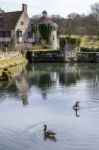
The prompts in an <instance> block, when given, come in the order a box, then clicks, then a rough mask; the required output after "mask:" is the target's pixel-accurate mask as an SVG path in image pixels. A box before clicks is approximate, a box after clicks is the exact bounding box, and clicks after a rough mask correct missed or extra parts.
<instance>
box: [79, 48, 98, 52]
mask: <svg viewBox="0 0 99 150" xmlns="http://www.w3.org/2000/svg"><path fill="white" fill-rule="evenodd" d="M81 52H99V48H85V47H81Z"/></svg>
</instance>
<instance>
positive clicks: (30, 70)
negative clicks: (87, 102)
mask: <svg viewBox="0 0 99 150" xmlns="http://www.w3.org/2000/svg"><path fill="white" fill-rule="evenodd" d="M85 76H86V77H88V79H94V80H93V82H94V87H93V88H96V87H98V77H99V70H98V68H97V65H96V64H95V65H93V64H84V65H83V64H72V65H71V64H28V65H27V66H26V68H25V69H23V70H22V69H21V73H20V75H15V76H14V78H13V80H11V81H10V82H1V83H0V89H2V90H3V89H4V90H5V89H6V90H7V91H8V93H9V92H11V93H12V94H15V95H16V94H18V95H16V96H18V97H19V93H20V98H21V100H22V101H23V105H27V104H28V103H29V101H28V92H29V90H30V88H31V86H32V85H35V86H36V87H37V89H38V90H39V91H40V92H41V95H42V98H43V99H44V100H46V99H47V95H48V93H49V91H50V89H51V88H52V87H53V86H58V84H59V85H60V86H67V87H68V86H71V85H74V84H77V82H79V81H80V78H84V77H85ZM97 90H98V89H97ZM16 91H19V92H16ZM95 91H96V90H95ZM89 92H90V91H89ZM2 94H3V93H2Z"/></svg>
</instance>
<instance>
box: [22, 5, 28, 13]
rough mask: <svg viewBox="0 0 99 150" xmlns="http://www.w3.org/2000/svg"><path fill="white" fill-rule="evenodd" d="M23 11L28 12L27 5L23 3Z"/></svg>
mask: <svg viewBox="0 0 99 150" xmlns="http://www.w3.org/2000/svg"><path fill="white" fill-rule="evenodd" d="M22 11H23V12H25V13H27V5H26V4H22Z"/></svg>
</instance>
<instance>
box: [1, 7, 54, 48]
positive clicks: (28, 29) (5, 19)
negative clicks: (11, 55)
mask: <svg viewBox="0 0 99 150" xmlns="http://www.w3.org/2000/svg"><path fill="white" fill-rule="evenodd" d="M43 22H47V24H48V25H50V27H51V28H52V32H51V36H50V47H51V48H56V47H57V25H56V24H55V23H53V22H52V21H51V20H50V21H49V19H46V16H43V17H42V18H41V19H40V20H39V23H43ZM53 29H55V30H53ZM40 37H41V35H40V34H39V33H38V31H37V32H36V31H34V30H33V22H32V20H31V19H30V18H29V16H28V13H27V5H26V4H22V10H21V11H14V12H3V13H0V49H9V50H10V49H16V50H22V49H24V48H25V49H26V48H27V47H29V46H30V47H31V46H32V44H34V43H38V42H39V40H40Z"/></svg>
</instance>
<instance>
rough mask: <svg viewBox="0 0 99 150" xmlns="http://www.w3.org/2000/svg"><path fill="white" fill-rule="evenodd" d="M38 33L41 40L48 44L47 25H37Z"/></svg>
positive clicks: (49, 29)
mask: <svg viewBox="0 0 99 150" xmlns="http://www.w3.org/2000/svg"><path fill="white" fill-rule="evenodd" d="M39 31H40V34H41V36H42V38H43V39H44V40H45V41H46V43H47V44H48V43H49V40H50V36H51V28H50V26H49V25H47V24H39Z"/></svg>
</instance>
